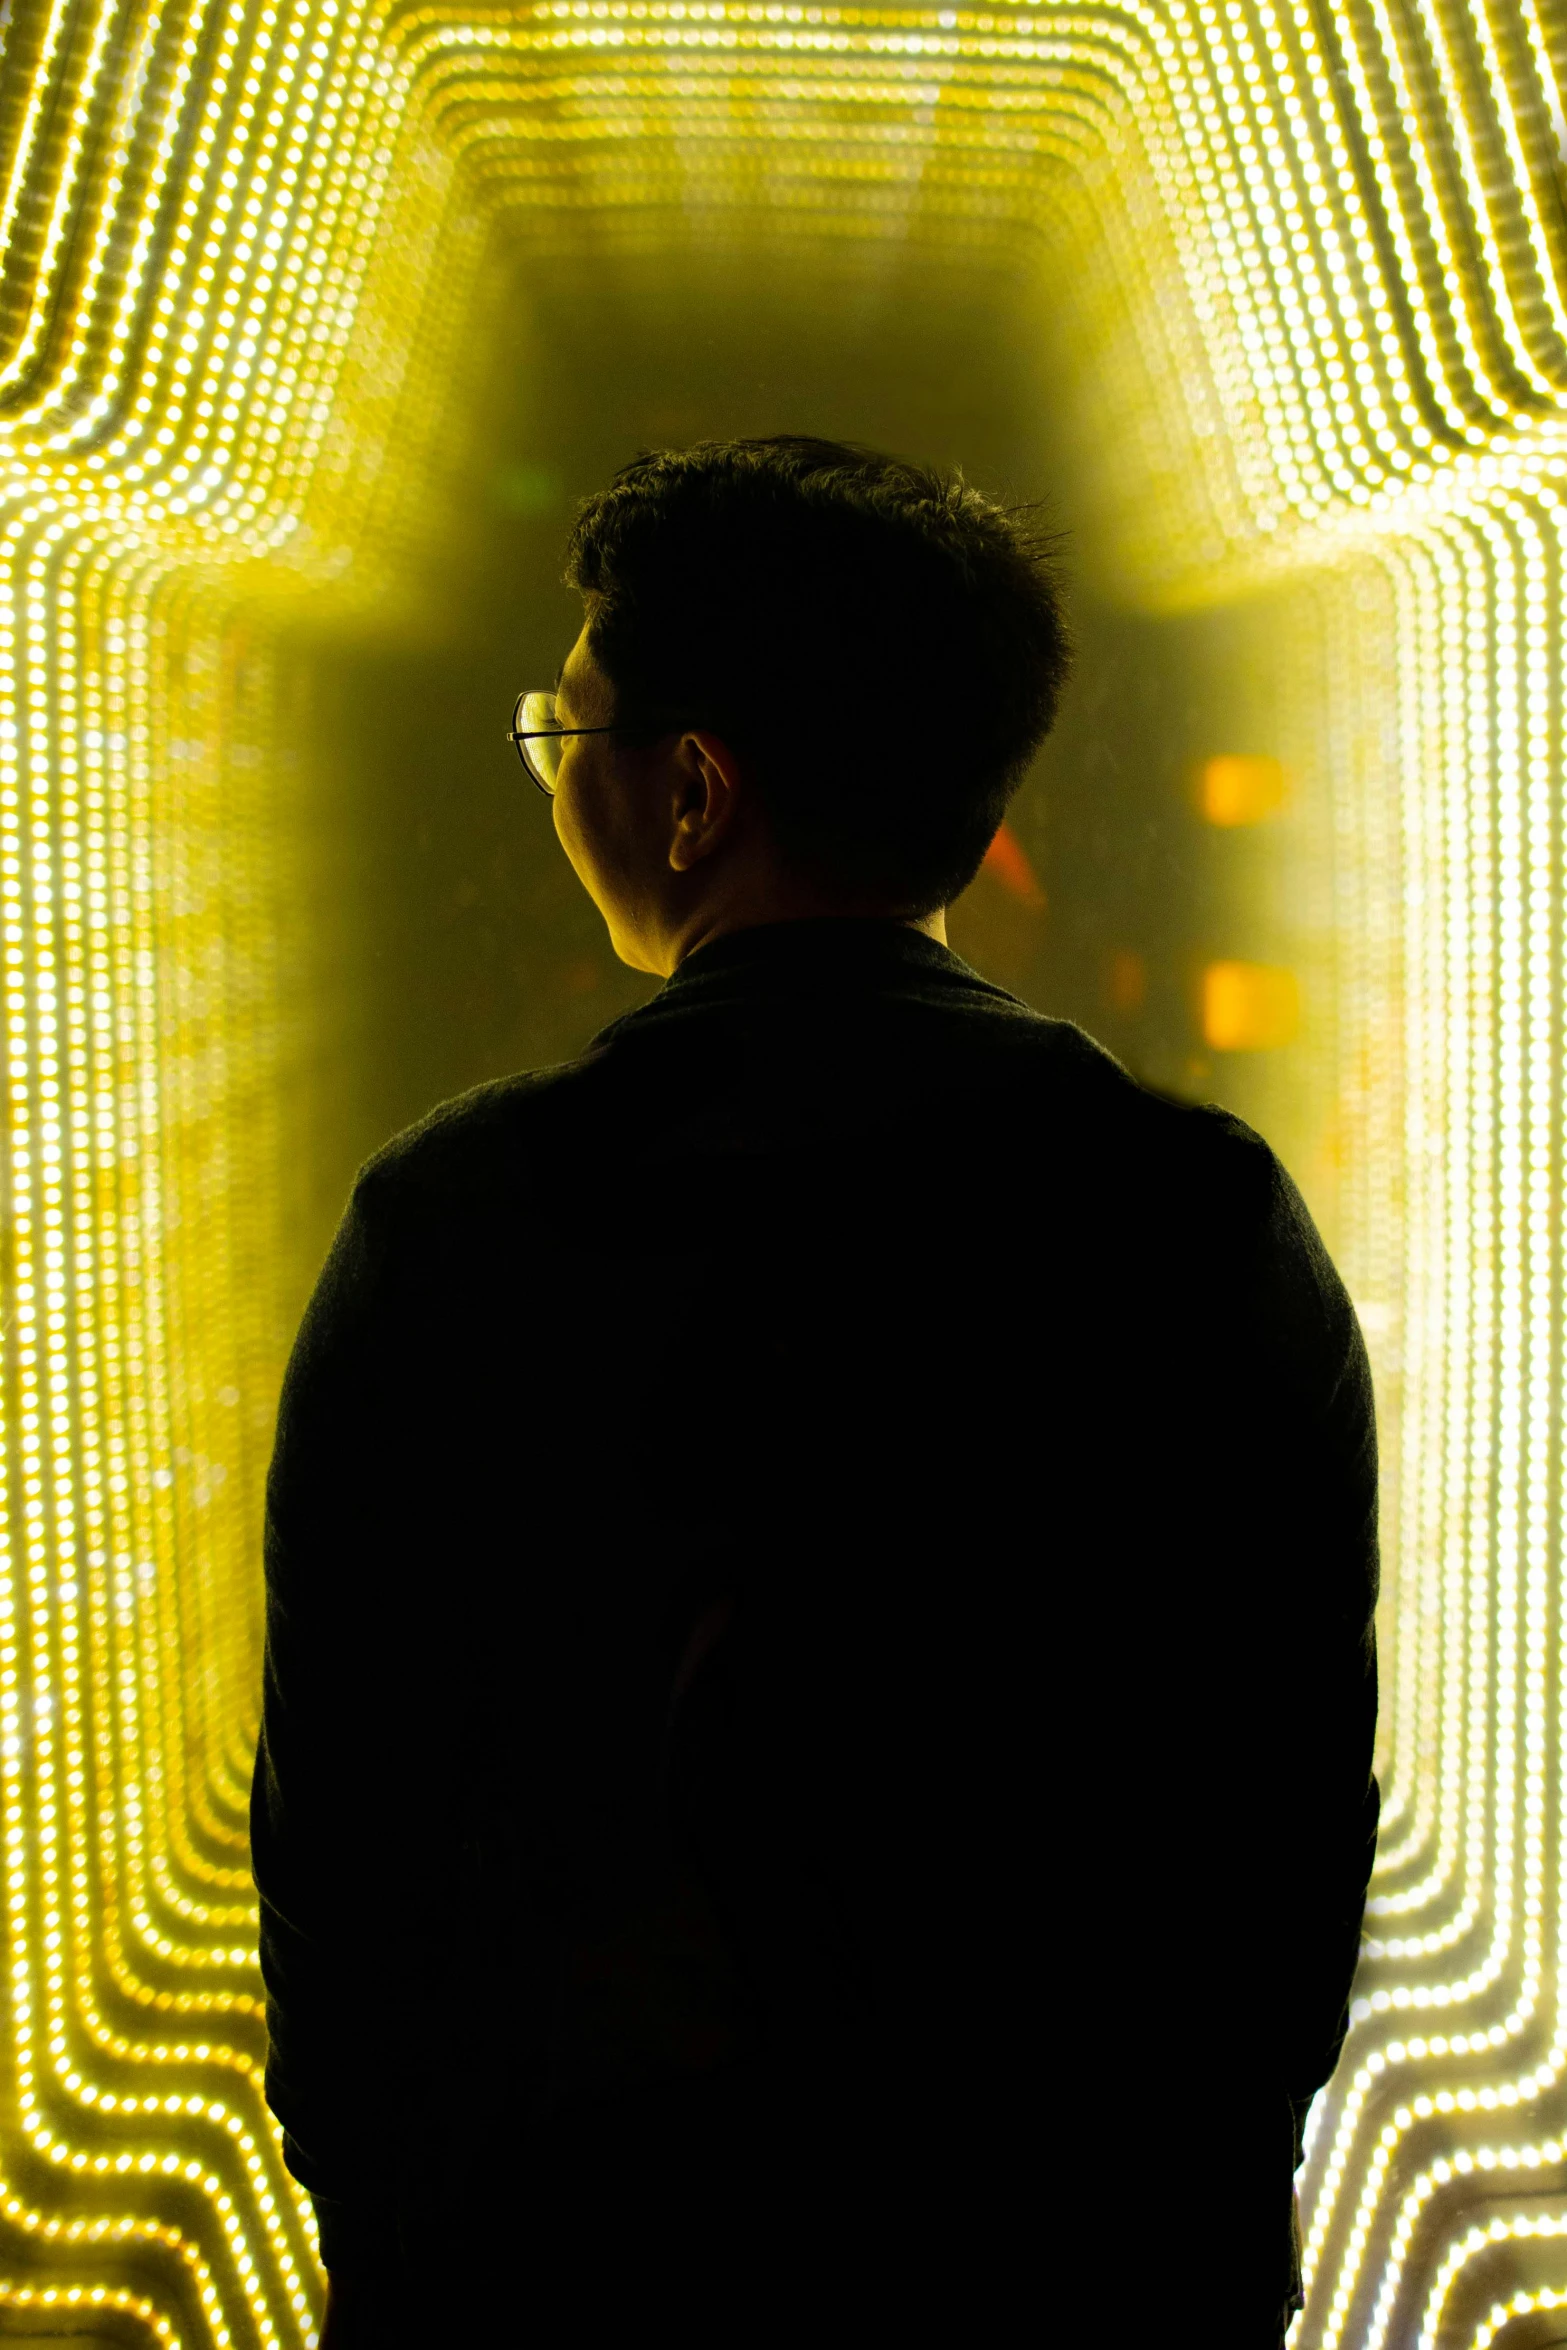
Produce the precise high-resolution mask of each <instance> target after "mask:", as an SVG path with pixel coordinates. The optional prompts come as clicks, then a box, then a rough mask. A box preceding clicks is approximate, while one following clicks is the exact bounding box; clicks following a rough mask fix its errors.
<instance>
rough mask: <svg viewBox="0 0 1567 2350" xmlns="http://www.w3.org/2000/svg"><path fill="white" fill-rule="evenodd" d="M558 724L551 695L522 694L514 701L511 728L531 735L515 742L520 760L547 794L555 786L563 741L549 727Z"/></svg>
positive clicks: (519, 732)
mask: <svg viewBox="0 0 1567 2350" xmlns="http://www.w3.org/2000/svg"><path fill="white" fill-rule="evenodd" d="M559 723H560V721H559V720H558V719H557V717H556V715H555V696H554V695H553V694H542V693H539V694H524V695H523V697H522V700H521V701H520V702H519V703H518V704H517V715H516V718H515V719H514V721H513V725H514V728H515V731H516V732H517V733H518V734H525V735H530V736H531V737H532V740H531V741H529V742H520V743H519V744H518V745H517V748H518V750H519V751H520V752H521V754H522V763H523V765H524V766H525V767H526V768H528V769H529V770H530V772H531V773H532V774H533V775H534V776H535V777H536V778H537V779H538V781H539V782H540V783H541V784H542V785H543V786H544V789H545V790H546V791H547V792H551V793H553V791H554V789H555V778H556V776H557V775H558V774H559V773H560V755H561V751H562V749H563V748H564V744H563V742H562V739H561V737H560V735H559V734H556V733H551V732H550V731H549V729H551V728H552V727H556V726H558V725H559ZM541 729H542V730H543V731H540V730H541Z"/></svg>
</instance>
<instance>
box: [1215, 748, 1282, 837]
mask: <svg viewBox="0 0 1567 2350" xmlns="http://www.w3.org/2000/svg"><path fill="white" fill-rule="evenodd" d="M1198 787H1199V805H1200V806H1201V808H1202V812H1203V814H1204V816H1205V817H1206V818H1207V819H1208V822H1209V823H1210V824H1222V825H1230V824H1260V823H1261V822H1262V819H1263V818H1264V817H1265V816H1271V815H1272V814H1273V813H1274V811H1275V810H1276V809H1278V808H1282V807H1283V805H1284V800H1285V795H1286V790H1287V785H1286V780H1285V774H1284V768H1283V764H1282V762H1281V761H1280V760H1278V759H1267V758H1256V757H1245V756H1242V755H1240V754H1237V753H1234V752H1228V753H1226V754H1224V755H1223V756H1221V757H1220V758H1217V759H1205V760H1204V761H1203V766H1202V772H1201V775H1200V777H1199V779H1198Z"/></svg>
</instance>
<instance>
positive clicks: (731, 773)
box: [669, 734, 745, 873]
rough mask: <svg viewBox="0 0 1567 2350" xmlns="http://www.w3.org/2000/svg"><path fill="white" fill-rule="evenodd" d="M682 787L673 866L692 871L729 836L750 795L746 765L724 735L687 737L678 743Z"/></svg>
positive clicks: (671, 846) (672, 848)
mask: <svg viewBox="0 0 1567 2350" xmlns="http://www.w3.org/2000/svg"><path fill="white" fill-rule="evenodd" d="M675 758H676V761H677V763H678V767H679V777H680V780H679V789H678V797H677V799H676V803H675V829H674V834H673V836H672V838H671V840H670V843H669V863H670V869H671V871H673V872H675V873H689V872H690V870H691V868H692V866H693V865H699V864H700V863H701V861H702V859H703V858H704V857H710V856H711V855H712V854H713V851H714V850H715V849H716V848H717V847H718V846H719V844H720V842H722V841H723V840H724V839H725V837H726V836H727V834H728V832H729V828H730V826H731V825H732V824H733V823H734V820H735V817H736V815H737V813H738V811H739V807H740V803H741V800H742V799H743V797H744V794H745V783H744V779H743V777H742V774H741V770H740V762H739V760H738V759H737V758H736V757H735V755H734V753H733V751H732V750H731V749H730V748H729V745H728V744H727V743H726V742H725V741H724V739H723V737H722V735H717V734H683V735H682V736H681V738H680V741H679V743H678V744H677V745H676V749H675Z"/></svg>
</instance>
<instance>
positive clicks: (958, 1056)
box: [356, 990, 1288, 1216]
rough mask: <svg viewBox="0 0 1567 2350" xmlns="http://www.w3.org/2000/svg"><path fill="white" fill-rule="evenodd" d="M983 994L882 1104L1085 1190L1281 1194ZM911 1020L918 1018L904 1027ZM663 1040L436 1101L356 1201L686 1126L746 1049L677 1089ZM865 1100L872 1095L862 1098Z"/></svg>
mask: <svg viewBox="0 0 1567 2350" xmlns="http://www.w3.org/2000/svg"><path fill="white" fill-rule="evenodd" d="M992 992H993V994H994V996H995V998H996V999H997V1000H995V1001H994V1002H993V1003H992V1004H990V1005H987V1006H986V1007H985V1011H986V1012H988V1013H989V1014H990V1017H989V1018H984V1017H982V1018H981V1020H980V1021H979V1022H977V1023H976V1022H975V1021H973V1020H972V1018H970V1019H968V1020H965V1022H964V1023H963V1024H962V1028H961V1030H960V1031H954V1030H953V1029H951V1028H950V1027H949V1028H948V1029H947V1033H946V1034H945V1035H941V1034H939V1033H938V1031H940V1030H941V1029H942V1028H943V1026H945V1025H946V1024H944V1023H943V1022H942V1021H941V1020H940V1019H939V1017H936V1018H933V1019H932V1020H931V1023H930V1033H929V1037H928V1053H927V1051H926V1050H924V1049H922V1043H921V1040H920V1039H919V1038H918V1036H917V1035H916V1036H914V1037H911V1036H910V1035H909V1034H908V1032H907V1031H905V1033H904V1035H903V1037H902V1038H901V1039H900V1040H899V1045H898V1047H897V1048H895V1049H894V1050H893V1052H892V1054H891V1055H890V1057H894V1058H898V1059H900V1060H901V1063H902V1075H901V1080H899V1081H897V1082H895V1083H894V1084H893V1085H892V1088H891V1094H890V1096H889V1101H891V1100H895V1099H897V1100H902V1101H903V1102H904V1103H905V1104H907V1103H908V1102H909V1098H910V1097H909V1089H911V1088H912V1092H913V1096H914V1099H915V1100H916V1101H917V1100H918V1098H919V1097H920V1095H921V1094H922V1093H924V1092H925V1091H926V1089H927V1088H928V1095H929V1102H930V1106H931V1107H932V1108H934V1109H936V1110H938V1111H942V1110H945V1112H946V1113H947V1116H946V1118H945V1119H944V1120H943V1123H944V1124H945V1125H946V1128H947V1131H948V1132H949V1133H954V1132H956V1131H958V1130H962V1131H963V1132H965V1133H966V1134H967V1135H968V1137H969V1139H970V1140H971V1142H972V1143H973V1144H974V1145H975V1146H976V1147H979V1148H981V1149H983V1148H986V1147H996V1148H1002V1149H1009V1150H1012V1151H1021V1152H1022V1153H1023V1155H1025V1156H1030V1155H1032V1154H1033V1152H1034V1151H1036V1150H1037V1152H1038V1154H1039V1156H1040V1158H1041V1161H1042V1162H1043V1161H1048V1162H1049V1163H1050V1164H1052V1165H1053V1166H1054V1168H1055V1169H1056V1171H1057V1172H1060V1173H1065V1172H1066V1171H1067V1170H1068V1168H1069V1167H1075V1168H1076V1169H1077V1171H1078V1172H1079V1174H1080V1175H1082V1176H1084V1177H1087V1178H1089V1179H1090V1180H1091V1179H1093V1178H1094V1176H1095V1174H1096V1172H1098V1171H1106V1172H1108V1171H1110V1170H1115V1171H1117V1172H1118V1174H1119V1176H1120V1177H1121V1179H1122V1180H1124V1181H1126V1182H1128V1183H1131V1184H1133V1185H1136V1186H1139V1187H1141V1186H1144V1185H1152V1186H1155V1187H1158V1186H1161V1185H1162V1186H1164V1187H1166V1188H1167V1189H1168V1187H1169V1186H1170V1185H1171V1184H1174V1185H1175V1187H1176V1188H1177V1189H1184V1188H1186V1187H1187V1186H1188V1185H1189V1186H1190V1188H1191V1189H1192V1190H1193V1191H1194V1192H1200V1193H1204V1194H1205V1195H1206V1196H1207V1197H1208V1198H1209V1200H1210V1203H1211V1204H1212V1203H1215V1202H1216V1201H1217V1200H1218V1199H1219V1198H1220V1197H1222V1198H1223V1199H1225V1200H1226V1201H1228V1202H1231V1203H1234V1202H1236V1201H1237V1198H1238V1196H1239V1195H1248V1196H1250V1197H1251V1198H1252V1199H1253V1200H1255V1201H1256V1202H1257V1203H1258V1204H1259V1205H1261V1204H1262V1202H1263V1200H1264V1199H1265V1197H1266V1196H1267V1195H1268V1194H1270V1193H1271V1192H1273V1191H1274V1190H1275V1188H1276V1186H1277V1184H1278V1182H1279V1180H1280V1178H1283V1181H1284V1183H1285V1185H1286V1186H1287V1185H1288V1178H1287V1177H1283V1170H1282V1168H1281V1166H1280V1163H1279V1161H1278V1160H1277V1158H1276V1157H1275V1155H1274V1153H1273V1151H1272V1150H1271V1148H1270V1147H1269V1145H1268V1144H1267V1143H1266V1142H1265V1141H1264V1139H1263V1137H1262V1136H1261V1135H1260V1134H1258V1133H1257V1132H1256V1131H1255V1129H1254V1128H1252V1127H1250V1126H1248V1125H1247V1124H1246V1123H1245V1121H1244V1120H1243V1119H1241V1118H1238V1117H1236V1116H1235V1115H1234V1114H1233V1113H1232V1112H1230V1111H1228V1110H1225V1109H1222V1108H1220V1107H1218V1106H1217V1105H1216V1104H1213V1103H1202V1102H1194V1101H1191V1100H1188V1099H1185V1098H1183V1097H1181V1096H1178V1095H1176V1094H1173V1093H1170V1092H1166V1091H1164V1090H1163V1089H1161V1088H1160V1087H1159V1086H1157V1085H1154V1084H1151V1083H1149V1082H1148V1081H1147V1080H1145V1079H1143V1078H1141V1077H1139V1076H1137V1075H1135V1074H1134V1073H1133V1072H1132V1071H1131V1070H1129V1069H1128V1068H1126V1067H1125V1065H1124V1064H1123V1063H1122V1062H1121V1061H1119V1060H1118V1059H1117V1058H1116V1057H1115V1055H1114V1054H1113V1053H1111V1052H1110V1051H1108V1050H1107V1048H1106V1047H1105V1046H1104V1045H1102V1044H1100V1043H1099V1042H1098V1041H1097V1040H1096V1039H1095V1038H1094V1037H1092V1036H1091V1035H1089V1034H1088V1032H1087V1031H1086V1030H1085V1029H1083V1028H1080V1027H1078V1026H1077V1025H1076V1023H1074V1022H1073V1021H1070V1020H1066V1019H1061V1018H1055V1017H1051V1016H1048V1015H1046V1014H1043V1013H1039V1012H1036V1011H1033V1010H1032V1009H1030V1007H1028V1006H1027V1005H1025V1004H1023V1003H1021V1002H1019V1001H1017V999H1015V998H1012V997H1001V996H1000V991H999V990H998V991H992ZM923 1025H924V1023H923V1022H922V1021H921V1020H920V1019H919V1016H918V1013H917V1012H916V1014H915V1016H914V1027H915V1029H916V1031H917V1030H918V1029H920V1028H921V1027H923ZM890 1041H891V1040H890V1039H889V1044H890ZM665 1042H666V1040H665V1039H664V1038H663V1037H662V1036H661V1034H660V1032H659V1030H658V1028H657V1026H656V1025H655V1024H653V1023H647V1024H644V1023H643V1022H642V1021H640V1020H639V1019H638V1017H637V1016H636V1015H635V1014H633V1015H631V1016H630V1017H629V1018H627V1019H623V1020H621V1021H618V1022H616V1023H615V1025H614V1026H613V1027H612V1028H611V1029H608V1030H606V1031H604V1032H603V1033H602V1034H601V1035H600V1036H598V1037H596V1038H595V1039H594V1040H593V1042H592V1043H591V1044H590V1045H589V1046H588V1047H587V1049H586V1050H585V1051H584V1052H583V1053H582V1054H581V1055H579V1056H578V1057H577V1058H576V1059H574V1060H571V1061H565V1062H561V1063H558V1064H556V1065H555V1066H553V1067H549V1068H544V1069H535V1070H526V1071H522V1072H519V1073H517V1074H515V1075H512V1076H507V1077H502V1078H497V1079H494V1080H492V1081H491V1082H490V1083H488V1084H484V1085H479V1086H475V1087H474V1088H472V1089H471V1090H470V1091H469V1092H466V1093H463V1094H460V1095H457V1096H456V1097H455V1098H453V1099H452V1100H449V1101H445V1102H441V1103H439V1104H437V1105H436V1107H435V1108H433V1109H432V1110H431V1111H429V1112H428V1114H427V1115H426V1116H425V1117H423V1118H421V1119H419V1120H417V1121H416V1122H415V1123H414V1124H413V1125H411V1126H409V1127H406V1128H405V1129H404V1130H403V1131H402V1132H401V1133H399V1134H397V1135H394V1136H393V1137H392V1139H391V1140H390V1141H389V1142H387V1143H386V1144H384V1145H383V1147H382V1148H381V1149H380V1150H379V1151H377V1152H376V1153H375V1155H374V1156H373V1157H372V1158H371V1159H370V1160H369V1161H367V1163H366V1164H365V1166H364V1167H363V1168H362V1169H361V1171H360V1174H359V1178H358V1182H357V1185H356V1196H357V1198H358V1200H359V1202H360V1204H361V1207H362V1208H371V1207H374V1206H376V1205H387V1206H389V1205H390V1204H391V1203H392V1202H394V1201H395V1202H397V1203H398V1204H399V1205H401V1206H402V1207H403V1208H405V1209H406V1210H408V1211H409V1212H411V1213H413V1214H415V1215H416V1216H417V1214H418V1213H419V1209H420V1205H421V1203H423V1204H424V1205H425V1206H426V1207H427V1208H429V1209H432V1210H437V1211H439V1212H444V1213H448V1214H449V1213H451V1212H454V1211H457V1212H460V1211H461V1209H462V1207H463V1205H464V1203H471V1204H472V1205H473V1207H475V1208H476V1209H477V1208H478V1207H479V1206H480V1205H481V1203H483V1202H484V1201H486V1200H492V1201H493V1200H497V1199H500V1198H505V1199H506V1200H507V1201H508V1202H510V1203H512V1204H516V1203H517V1202H518V1199H519V1194H520V1193H522V1192H524V1191H526V1189H527V1188H528V1187H529V1185H530V1184H533V1183H536V1182H538V1181H540V1180H544V1181H549V1180H550V1178H549V1177H548V1176H547V1175H545V1174H544V1172H543V1170H544V1169H545V1168H547V1167H548V1166H552V1165H554V1164H555V1163H556V1162H557V1161H560V1160H562V1159H563V1158H570V1157H573V1156H575V1155H576V1154H578V1153H580V1151H581V1150H582V1149H583V1148H584V1147H585V1146H587V1147H591V1149H592V1150H593V1151H594V1153H595V1154H601V1153H604V1152H608V1153H609V1154H610V1155H611V1156H615V1155H618V1153H619V1152H620V1151H621V1150H622V1149H627V1148H631V1147H632V1146H633V1143H634V1142H635V1141H645V1140H646V1137H647V1134H648V1130H649V1127H650V1126H656V1125H657V1124H658V1123H659V1122H660V1120H661V1119H662V1118H664V1117H665V1116H668V1115H674V1114H676V1104H677V1102H678V1104H679V1109H680V1113H681V1114H683V1115H685V1116H689V1115H690V1114H691V1112H692V1111H693V1110H695V1109H697V1108H698V1107H699V1104H698V1102H697V1100H696V1099H695V1098H694V1097H695V1095H699V1094H700V1093H701V1092H702V1090H703V1086H704V1083H705V1082H706V1081H709V1080H711V1081H713V1082H723V1083H727V1082H728V1081H729V1080H731V1079H732V1077H733V1075H734V1072H735V1068H736V1066H737V1061H739V1060H743V1059H744V1058H745V1057H746V1050H745V1046H744V1044H741V1043H739V1041H738V1040H731V1043H732V1044H733V1045H734V1046H735V1050H734V1051H731V1052H726V1051H724V1050H723V1049H719V1050H718V1051H716V1052H715V1053H714V1054H713V1056H712V1057H711V1058H709V1057H708V1055H706V1054H704V1055H703V1056H702V1059H701V1062H700V1063H699V1064H698V1066H697V1067H695V1068H694V1069H688V1068H684V1067H682V1069H681V1072H680V1075H679V1078H678V1079H677V1078H676V1075H675V1067H674V1064H673V1062H672V1061H670V1059H669V1056H668V1054H667V1053H666V1051H665V1050H664V1049H662V1048H663V1047H664V1045H665ZM763 1058H764V1062H765V1061H766V1060H767V1056H766V1055H765V1054H764V1056H763ZM666 1062H667V1063H668V1065H667V1066H666ZM795 1075H796V1078H797V1071H796V1073H795ZM876 1091H877V1088H876V1087H875V1086H874V1085H870V1086H868V1087H867V1088H866V1096H867V1097H868V1096H870V1095H874V1094H875V1093H876ZM857 1107H863V1100H859V1099H858V1098H857Z"/></svg>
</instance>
